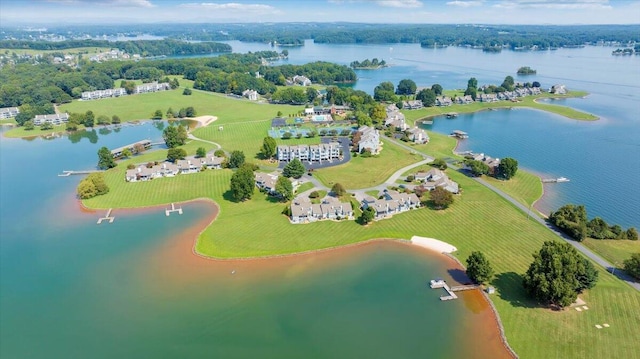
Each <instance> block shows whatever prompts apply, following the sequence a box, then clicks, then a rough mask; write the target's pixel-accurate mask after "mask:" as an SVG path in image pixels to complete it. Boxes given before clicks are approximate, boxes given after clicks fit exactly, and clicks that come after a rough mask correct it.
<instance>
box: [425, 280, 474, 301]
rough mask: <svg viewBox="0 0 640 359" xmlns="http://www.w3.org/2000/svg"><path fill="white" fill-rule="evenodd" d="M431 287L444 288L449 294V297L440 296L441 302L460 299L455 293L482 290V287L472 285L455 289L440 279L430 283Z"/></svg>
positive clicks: (459, 286)
mask: <svg viewBox="0 0 640 359" xmlns="http://www.w3.org/2000/svg"><path fill="white" fill-rule="evenodd" d="M429 287H431V288H433V289H437V288H444V290H445V291H446V292H447V294H448V295H443V296H440V300H452V299H458V296H457V295H456V293H455V292H461V291H465V290H473V289H478V288H480V285H478V284H470V285H457V286H454V287H449V285H448V284H447V283H446V282H445V281H444V280H442V279H438V280H435V279H432V280H431V282H429Z"/></svg>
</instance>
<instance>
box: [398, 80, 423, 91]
mask: <svg viewBox="0 0 640 359" xmlns="http://www.w3.org/2000/svg"><path fill="white" fill-rule="evenodd" d="M417 88H418V87H417V86H416V83H415V82H414V81H413V80H411V79H403V80H400V82H399V83H398V88H397V89H396V94H398V95H413V94H415V93H416V89H417Z"/></svg>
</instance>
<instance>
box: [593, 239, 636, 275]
mask: <svg viewBox="0 0 640 359" xmlns="http://www.w3.org/2000/svg"><path fill="white" fill-rule="evenodd" d="M582 244H584V245H585V246H587V247H589V249H591V250H593V251H594V252H596V253H598V254H599V255H600V256H602V258H604V259H606V260H608V261H609V262H611V263H612V264H614V265H615V266H616V267H617V268H622V262H623V261H624V260H625V259H629V258H631V254H633V253H640V241H629V240H615V239H593V238H587V239H585V240H584V242H582Z"/></svg>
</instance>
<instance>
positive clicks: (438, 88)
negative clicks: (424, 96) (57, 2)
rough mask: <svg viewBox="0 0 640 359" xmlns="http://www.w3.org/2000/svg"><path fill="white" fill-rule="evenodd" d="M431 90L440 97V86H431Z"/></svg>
mask: <svg viewBox="0 0 640 359" xmlns="http://www.w3.org/2000/svg"><path fill="white" fill-rule="evenodd" d="M431 90H432V91H433V92H434V93H435V94H436V95H438V96H440V95H442V86H440V84H434V85H432V86H431Z"/></svg>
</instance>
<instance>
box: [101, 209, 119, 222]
mask: <svg viewBox="0 0 640 359" xmlns="http://www.w3.org/2000/svg"><path fill="white" fill-rule="evenodd" d="M111 211H113V208H109V210H108V211H107V214H105V215H104V217H102V218H98V224H100V223H102V221H109V223H113V220H114V219H116V217H113V216H111Z"/></svg>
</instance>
